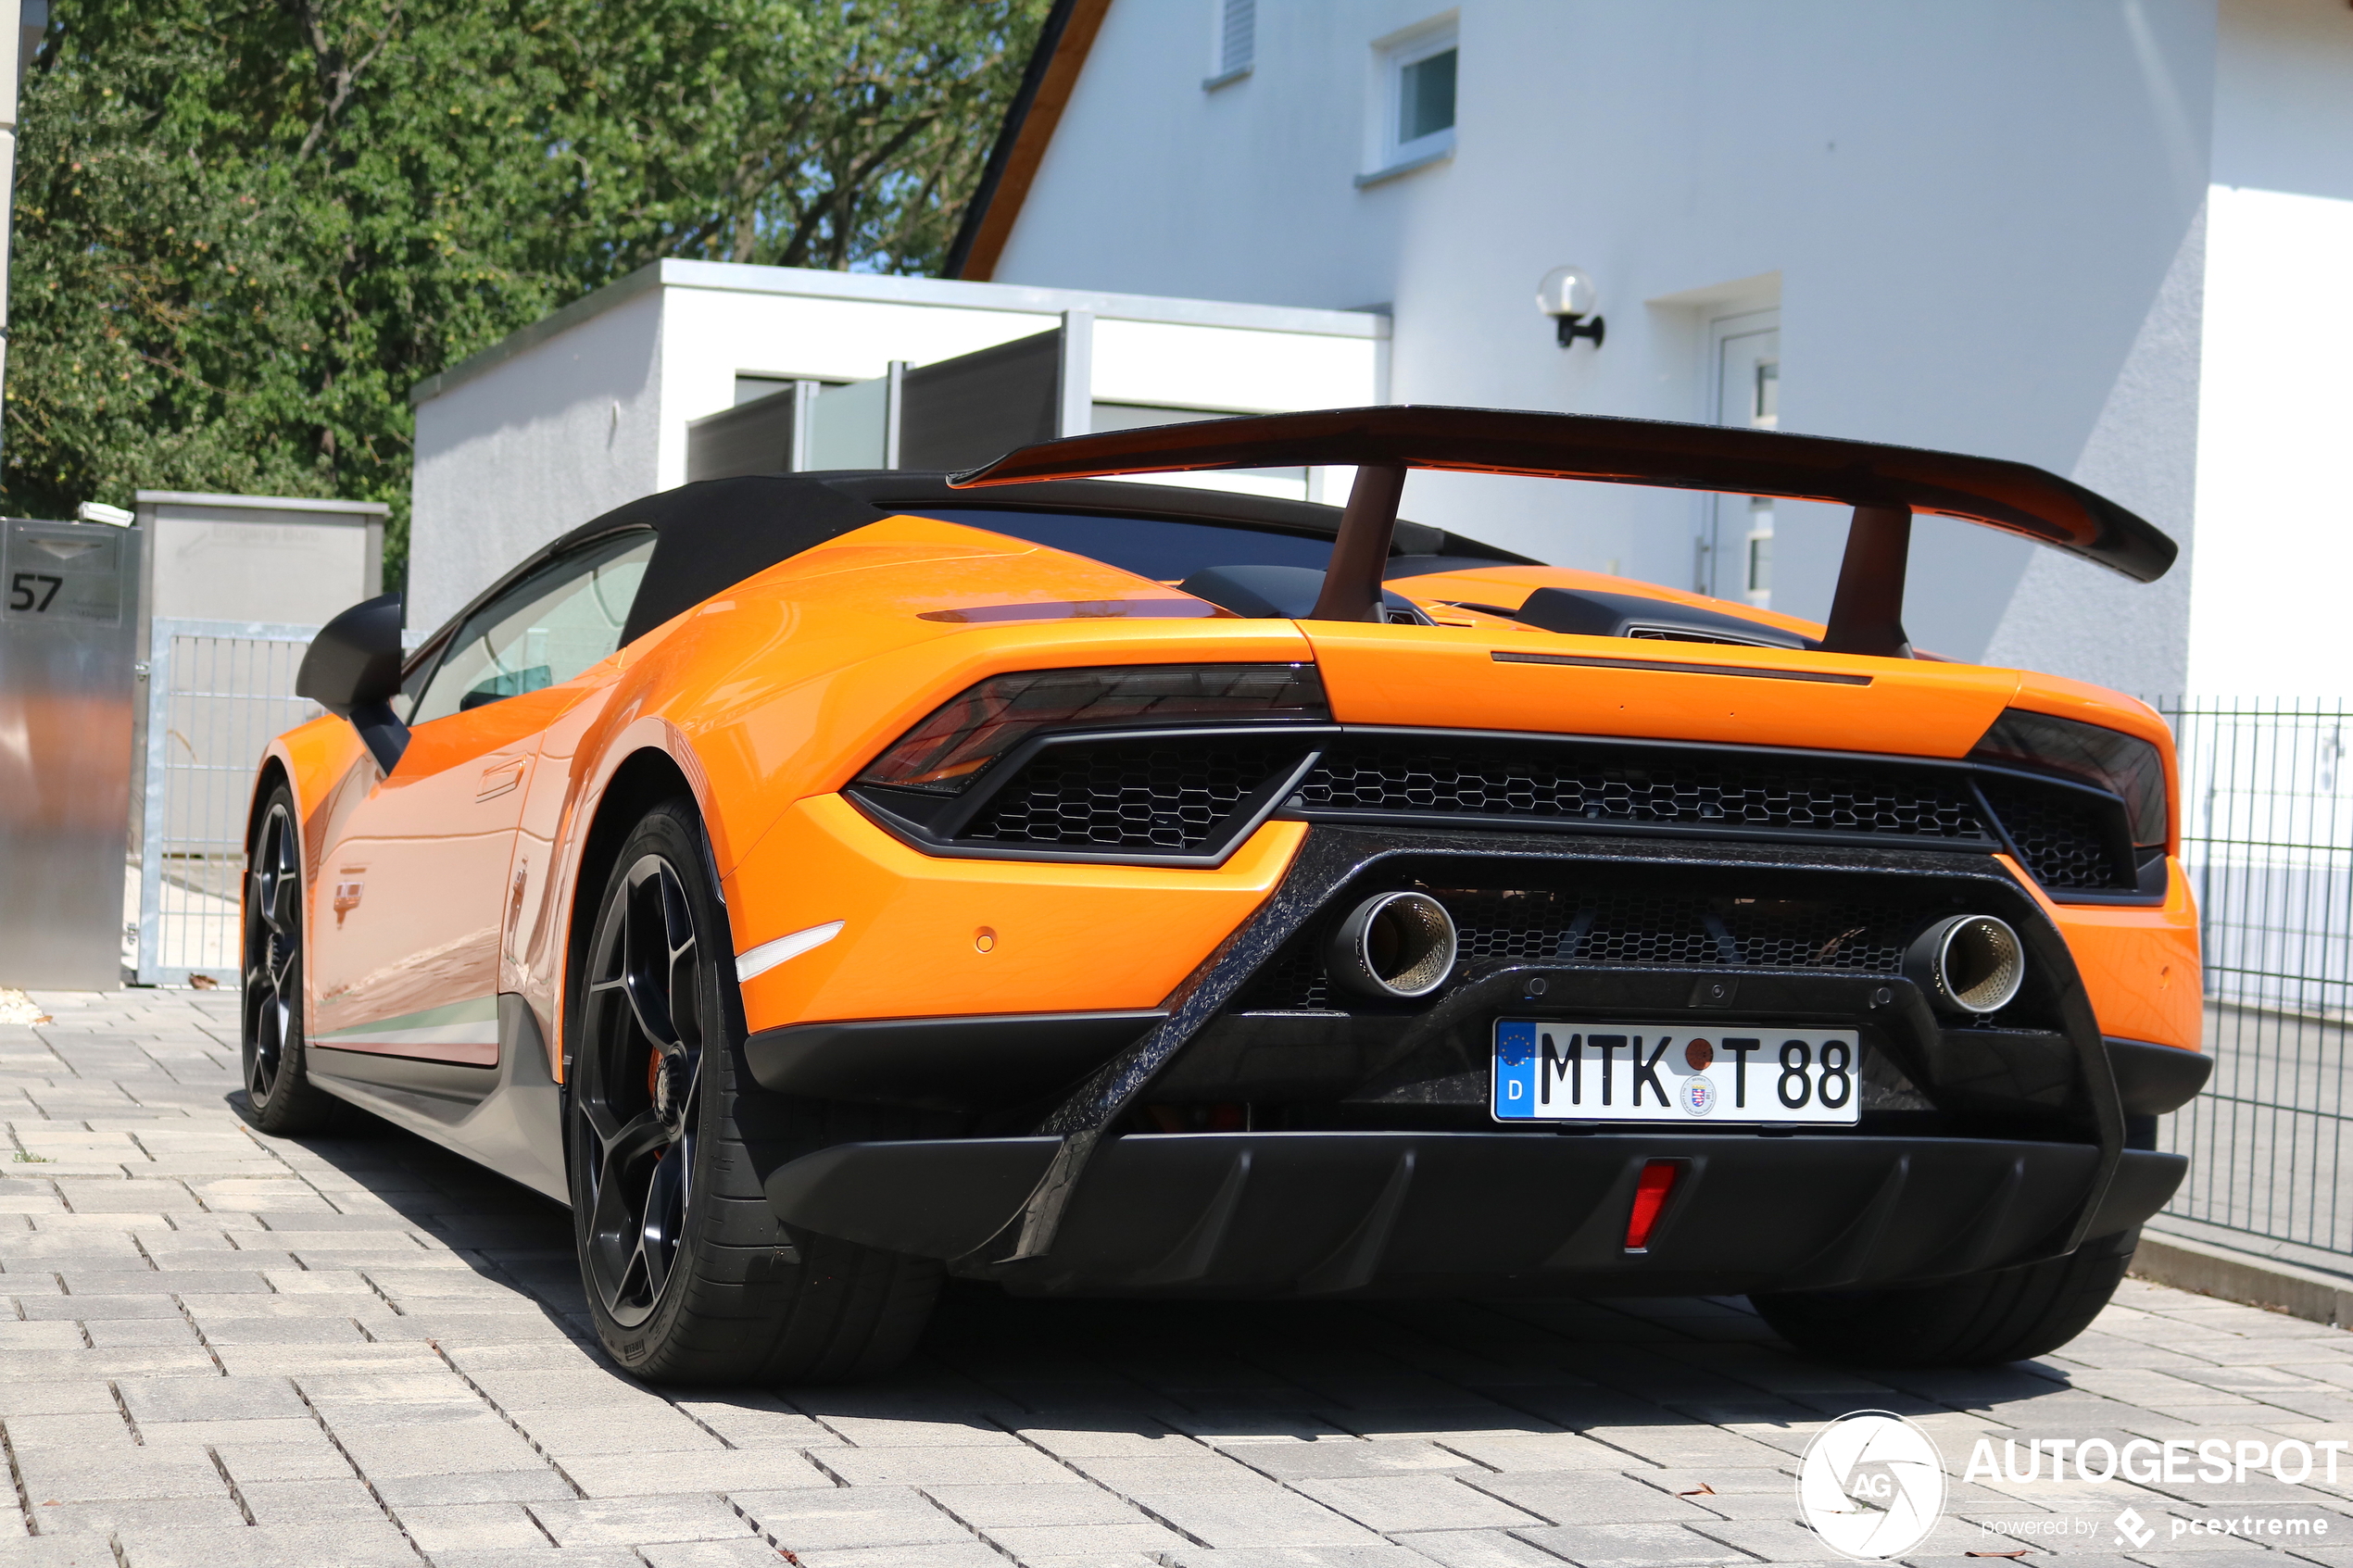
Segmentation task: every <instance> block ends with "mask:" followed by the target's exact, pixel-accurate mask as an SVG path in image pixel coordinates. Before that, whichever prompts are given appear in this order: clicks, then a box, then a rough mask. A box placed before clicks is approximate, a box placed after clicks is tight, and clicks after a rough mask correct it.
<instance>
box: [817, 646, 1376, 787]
mask: <svg viewBox="0 0 2353 1568" xmlns="http://www.w3.org/2000/svg"><path fill="white" fill-rule="evenodd" d="M1330 716H1331V709H1329V707H1328V706H1327V704H1326V703H1325V701H1324V685H1323V683H1322V682H1321V681H1320V680H1318V679H1317V678H1316V675H1315V666H1314V665H1312V664H1137V665H1121V666H1115V667H1113V668H1110V669H1101V670H1027V671H1020V672H1019V673H1016V674H1009V675H991V676H990V677H989V678H988V680H986V681H983V682H981V683H980V684H978V685H975V686H973V687H970V688H969V689H967V690H965V691H964V692H963V693H962V694H960V695H959V696H956V697H955V698H953V699H952V700H951V701H949V702H947V703H945V704H943V705H942V706H941V707H940V708H939V709H937V711H935V712H934V713H933V714H932V715H931V717H930V718H928V719H925V721H923V722H922V723H920V724H918V725H916V726H915V727H914V728H913V729H912V730H910V731H908V732H907V733H906V734H903V735H901V736H900V738H899V739H898V740H897V741H896V742H895V743H893V745H892V746H891V747H890V749H889V750H887V751H886V752H884V753H883V754H882V755H881V756H880V757H877V758H876V759H875V760H874V762H873V763H872V764H870V765H869V766H868V767H867V769H866V771H864V772H862V773H861V774H859V775H858V782H859V783H860V784H882V785H886V786H887V787H889V788H893V789H918V790H923V791H925V792H926V793H929V794H933V795H956V794H960V793H962V792H963V789H964V788H965V786H967V785H968V784H971V783H972V781H973V780H974V778H975V777H976V776H978V775H979V773H980V772H981V771H983V770H984V769H986V768H987V767H988V765H989V764H990V763H991V762H994V761H995V760H997V759H998V758H1000V757H1002V756H1003V755H1005V753H1007V752H1009V751H1011V750H1013V748H1014V747H1015V746H1019V745H1021V743H1022V742H1024V741H1026V740H1027V739H1028V738H1029V737H1030V736H1032V735H1034V734H1039V733H1041V732H1044V731H1050V730H1118V729H1141V728H1151V727H1155V726H1158V725H1162V724H1172V723H1174V724H1184V723H1196V724H1198V723H1237V722H1248V721H1253V720H1261V719H1287V720H1290V721H1301V720H1309V721H1322V720H1325V719H1328V718H1329V717H1330Z"/></svg>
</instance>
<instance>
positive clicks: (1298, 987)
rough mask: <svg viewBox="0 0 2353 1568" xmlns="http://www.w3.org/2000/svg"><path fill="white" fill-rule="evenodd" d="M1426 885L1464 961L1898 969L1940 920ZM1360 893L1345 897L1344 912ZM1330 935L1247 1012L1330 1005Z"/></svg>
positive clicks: (1245, 1006) (1888, 909)
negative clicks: (1326, 957)
mask: <svg viewBox="0 0 2353 1568" xmlns="http://www.w3.org/2000/svg"><path fill="white" fill-rule="evenodd" d="M1428 892H1429V893H1430V894H1431V895H1432V896H1433V897H1436V898H1437V899H1438V900H1439V902H1441V903H1442V904H1444V905H1445V906H1446V909H1447V912H1448V913H1449V914H1451V915H1453V917H1454V924H1455V926H1456V928H1457V931H1458V933H1459V937H1460V943H1461V947H1460V957H1459V958H1458V960H1457V962H1458V963H1460V964H1462V965H1464V966H1468V965H1471V964H1474V963H1478V962H1499V963H1529V962H1536V963H1548V964H1563V965H1585V964H1594V965H1606V964H1622V965H1633V966H1639V967H1641V968H1645V969H1776V970H1812V971H1817V972H1833V973H1848V974H1855V973H1860V974H1893V973H1894V972H1896V971H1897V970H1899V969H1900V968H1901V967H1902V966H1903V961H1904V947H1905V945H1906V943H1907V942H1908V941H1909V940H1910V938H1911V936H1912V935H1914V934H1915V933H1916V932H1918V931H1919V929H1920V928H1921V927H1922V926H1924V925H1926V924H1927V923H1928V922H1929V921H1930V920H1931V918H1933V916H1934V915H1935V914H1936V913H1937V912H1938V911H1937V909H1935V908H1934V907H1932V906H1931V905H1930V904H1928V903H1926V902H1919V901H1897V900H1887V901H1871V900H1867V899H1858V898H1845V897H1824V898H1805V897H1753V898H1751V897H1736V896H1735V897H1725V896H1721V895H1711V894H1705V893H1699V892H1675V891H1656V890H1649V889H1641V888H1634V887H1618V888H1601V889H1591V890H1588V889H1578V890H1560V889H1547V888H1535V889H1512V890H1494V889H1466V888H1448V887H1430V888H1429V889H1428ZM1349 904H1350V899H1349V898H1346V897H1343V898H1341V899H1338V900H1335V907H1336V908H1346V907H1348V906H1349ZM1322 945H1323V944H1322V931H1321V929H1320V927H1318V928H1312V929H1311V930H1310V931H1309V932H1307V933H1305V934H1303V935H1302V937H1301V938H1299V939H1297V940H1294V941H1293V942H1291V943H1290V944H1289V945H1288V946H1287V947H1285V949H1284V950H1283V952H1282V953H1280V954H1278V955H1277V958H1276V959H1275V960H1274V961H1273V962H1272V963H1270V964H1268V965H1267V967H1266V968H1265V969H1264V970H1262V971H1261V972H1259V974H1258V975H1257V977H1256V978H1254V979H1253V980H1252V981H1251V983H1250V985H1248V986H1247V987H1246V988H1245V990H1244V992H1243V995H1242V997H1240V998H1239V1000H1238V1001H1237V1002H1236V1004H1235V1005H1236V1006H1237V1007H1238V1008H1239V1009H1241V1010H1298V1009H1312V1008H1321V1007H1325V1006H1327V1005H1329V1001H1328V997H1329V993H1328V991H1327V988H1326V985H1325V978H1324V966H1323V960H1322V956H1321V955H1322Z"/></svg>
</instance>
